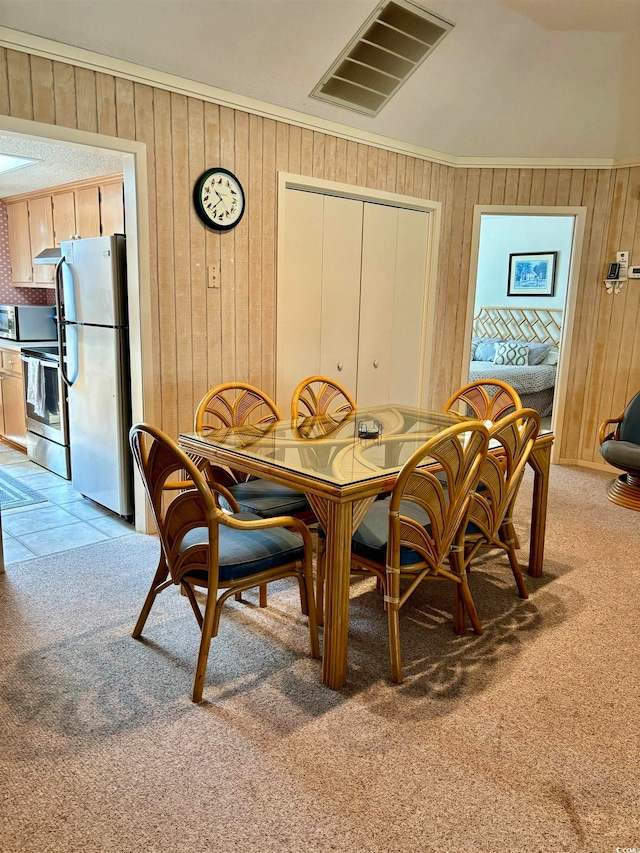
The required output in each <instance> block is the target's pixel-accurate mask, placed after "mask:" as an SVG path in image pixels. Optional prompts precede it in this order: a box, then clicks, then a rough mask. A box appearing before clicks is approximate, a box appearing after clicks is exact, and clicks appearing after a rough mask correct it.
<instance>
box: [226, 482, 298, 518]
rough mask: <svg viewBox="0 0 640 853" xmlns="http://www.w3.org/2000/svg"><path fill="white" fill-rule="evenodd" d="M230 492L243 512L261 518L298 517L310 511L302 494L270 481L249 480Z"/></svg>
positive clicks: (233, 487)
mask: <svg viewBox="0 0 640 853" xmlns="http://www.w3.org/2000/svg"><path fill="white" fill-rule="evenodd" d="M229 491H230V492H231V494H232V495H233V496H234V498H235V499H236V500H237V501H238V506H239V507H240V510H241V511H242V512H252V513H255V515H259V516H260V517H261V518H275V516H277V515H297V514H298V513H301V512H307V511H310V509H311V507H310V506H309V501H308V500H307V499H306V497H305V496H304V494H303V493H302V492H298V491H296V489H291V488H289V487H288V486H278V485H276V484H275V483H271V482H269V480H262V479H260V480H248V481H247V482H246V483H237V484H236V485H234V486H231V487H230V488H229Z"/></svg>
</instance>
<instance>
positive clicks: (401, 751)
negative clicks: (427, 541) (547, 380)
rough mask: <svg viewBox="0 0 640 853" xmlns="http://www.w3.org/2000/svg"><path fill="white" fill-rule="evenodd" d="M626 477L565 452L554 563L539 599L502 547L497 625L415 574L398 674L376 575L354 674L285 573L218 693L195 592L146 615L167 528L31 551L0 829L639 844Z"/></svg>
mask: <svg viewBox="0 0 640 853" xmlns="http://www.w3.org/2000/svg"><path fill="white" fill-rule="evenodd" d="M607 479H608V478H607V477H606V476H605V475H602V474H600V473H597V472H589V471H583V470H576V469H566V468H554V469H553V471H552V481H551V492H550V501H549V522H548V534H547V544H546V563H545V570H546V573H545V577H544V578H542V579H540V580H537V581H534V580H531V579H529V589H530V591H531V597H530V598H529V600H528V601H521V600H520V599H519V598H518V597H517V595H516V592H515V584H514V583H513V580H512V576H511V573H510V570H509V568H508V564H507V561H506V559H505V558H503V557H495V558H494V557H493V556H487V557H485V558H484V560H483V563H482V566H480V567H478V569H477V570H475V571H474V572H473V575H472V578H471V583H472V589H473V593H474V596H475V600H476V604H477V606H478V610H479V613H480V616H481V618H482V619H483V622H484V625H485V628H486V631H485V634H484V635H483V636H482V637H476V636H475V635H473V634H472V633H469V634H468V635H467V636H465V637H462V638H460V637H457V636H456V634H455V633H454V632H453V629H452V627H451V622H450V607H451V604H452V591H451V590H450V589H449V587H448V585H445V584H430V585H428V586H426V587H425V588H424V589H423V591H422V592H421V593H419V594H417V595H415V596H414V598H413V605H412V606H409V607H407V608H406V612H405V613H404V616H403V618H402V642H403V652H404V658H405V671H406V675H407V678H406V681H405V683H404V684H403V685H402V686H399V687H398V686H394V685H392V684H391V683H390V681H389V678H388V673H389V669H388V655H387V639H386V623H385V617H384V613H383V611H382V606H381V601H380V598H379V596H378V594H377V593H376V592H375V590H374V589H373V584H372V583H371V582H370V581H368V580H354V581H353V584H352V593H353V599H352V609H351V626H350V650H349V682H348V686H346V687H345V688H344V689H343V690H341V691H339V692H332V691H330V690H328V689H326V688H324V687H323V686H322V685H321V683H320V664H319V662H317V661H314V660H312V659H311V658H310V657H309V656H308V651H307V634H306V628H305V625H304V622H303V621H302V618H301V617H300V616H299V611H298V609H297V599H296V594H295V592H294V591H293V588H292V587H291V586H288V585H283V584H281V585H279V586H278V587H275V588H274V589H273V591H272V592H271V594H270V607H269V608H268V610H266V611H261V610H259V609H258V608H257V607H255V606H253V605H249V606H247V605H243V604H237V603H235V602H234V603H232V604H230V605H229V607H228V611H227V613H226V614H225V615H226V619H225V620H224V622H223V624H222V628H221V634H220V637H219V638H218V639H217V640H214V641H213V643H212V654H211V659H210V663H209V669H208V673H207V681H206V684H205V691H204V695H205V699H206V701H205V702H204V703H202V704H201V705H199V706H196V705H193V704H192V703H191V701H190V693H191V687H192V681H193V672H194V664H195V657H196V651H197V643H198V633H197V626H196V623H195V620H194V619H193V616H192V614H191V611H190V608H189V606H188V604H187V602H186V600H185V599H184V598H182V597H181V596H179V595H178V594H177V592H176V591H175V590H174V589H171V590H168V591H167V592H165V593H164V594H163V596H162V597H161V598H160V599H159V600H158V602H157V604H156V607H155V608H154V610H153V611H152V613H151V616H150V618H149V621H148V623H147V629H146V631H145V640H144V642H137V641H135V640H132V639H131V638H130V636H129V634H130V631H131V629H132V627H133V624H134V622H135V619H136V616H137V613H138V610H139V607H140V605H141V603H142V599H143V596H144V593H145V592H146V587H147V584H148V583H149V580H150V578H151V575H152V572H153V569H154V568H155V561H156V554H157V545H156V543H155V541H154V540H153V539H151V538H150V537H143V536H136V535H132V536H128V537H125V538H123V539H121V540H112V541H109V542H106V543H104V544H102V543H101V544H99V545H90V546H87V547H85V548H81V549H77V550H74V551H69V552H66V553H62V554H57V555H54V556H53V557H49V558H43V559H34V560H31V561H28V562H24V563H19V564H16V565H12V566H9V567H8V570H7V573H6V575H4V576H0V678H1V681H0V804H1V805H0V809H1V812H0V850H1V851H2V853H30V851H39V853H45V851H55V853H58V851H65V853H66V851H74V852H75V851H78V853H80V851H82V853H88V852H89V853H90V851H109V853H133V852H134V851H135V853H137V852H138V851H140V853H142V851H144V853H183V851H191V850H202V851H212V853H213V851H215V853H227V851H238V853H244V851H251V853H253V851H267V853H272V851H273V853H276V851H277V852H278V853H282V851H337V852H338V853H342V851H345V853H346V851H349V853H351V851H354V853H355V851H363V853H364V851H367V853H368V851H412V853H413V851H416V853H418V851H420V853H429V851H462V850H471V851H474V853H483V851H486V853H493V852H494V851H503V850H504V851H557V850H565V851H612V853H613V851H615V849H616V847H627V848H629V847H640V771H639V768H640V678H639V673H640V646H639V643H638V620H639V614H640V583H639V581H640V566H639V560H638V555H639V553H640V514H638V513H634V512H632V511H631V510H625V509H622V508H618V507H615V506H613V505H612V504H611V503H609V502H608V501H607V500H606V497H605V491H604V490H605V485H606V482H607ZM530 491H531V479H530V478H529V479H528V480H527V482H526V483H525V488H524V489H523V494H522V496H521V503H520V511H519V512H518V514H517V527H518V530H519V532H520V534H521V536H522V540H523V545H526V540H527V534H526V530H527V526H526V521H527V514H528V507H529V500H530ZM253 600H254V601H255V598H254V599H253Z"/></svg>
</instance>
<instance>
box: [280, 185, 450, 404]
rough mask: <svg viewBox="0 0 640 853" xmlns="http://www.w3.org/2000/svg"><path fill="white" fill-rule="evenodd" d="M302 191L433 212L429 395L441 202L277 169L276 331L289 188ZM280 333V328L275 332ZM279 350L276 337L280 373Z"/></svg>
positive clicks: (426, 344) (424, 358)
mask: <svg viewBox="0 0 640 853" xmlns="http://www.w3.org/2000/svg"><path fill="white" fill-rule="evenodd" d="M290 189H291V190H302V191H306V192H314V193H318V194H320V195H331V196H338V197H339V198H348V199H355V200H356V201H365V202H371V203H373V204H383V205H387V206H389V207H399V208H404V209H406V210H418V211H422V212H425V213H430V214H432V215H431V216H429V234H428V239H427V265H426V276H425V300H424V312H425V313H424V322H423V324H422V341H421V344H420V353H421V356H420V374H419V379H418V381H419V385H420V394H419V399H420V401H421V402H423V401H424V399H425V398H426V396H427V393H428V388H427V382H428V379H429V376H430V375H431V359H432V355H431V346H430V342H431V341H432V339H433V325H434V320H435V318H434V313H435V305H436V290H437V288H436V284H437V280H438V279H437V274H438V247H439V246H440V227H441V218H442V203H441V202H439V201H431V200H429V199H424V198H417V197H415V196H410V195H402V194H400V193H392V192H387V191H385V190H378V189H375V188H373V187H359V186H354V185H353V184H343V183H340V182H338V181H327V180H324V179H323V178H312V177H310V176H307V175H296V174H293V173H291V172H281V171H279V172H278V197H277V229H278V234H277V250H276V330H277V328H278V319H277V318H278V298H277V294H278V293H280V291H281V280H280V276H281V270H282V267H283V259H284V232H285V228H284V223H285V204H286V198H287V193H286V190H290ZM276 334H277V331H276ZM277 351H278V342H277V339H276V364H275V373H276V376H277V371H278V365H277V357H278V356H277Z"/></svg>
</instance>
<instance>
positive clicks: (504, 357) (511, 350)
mask: <svg viewBox="0 0 640 853" xmlns="http://www.w3.org/2000/svg"><path fill="white" fill-rule="evenodd" d="M528 357H529V347H528V346H527V345H526V344H520V343H518V342H517V341H505V342H504V343H499V344H496V354H495V356H494V359H493V363H494V364H514V365H516V366H517V367H521V366H522V365H525V364H526V363H527V361H528Z"/></svg>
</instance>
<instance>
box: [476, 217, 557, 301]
mask: <svg viewBox="0 0 640 853" xmlns="http://www.w3.org/2000/svg"><path fill="white" fill-rule="evenodd" d="M573 225H574V220H573V217H572V216H483V217H482V220H481V225H480V242H479V246H478V273H477V278H476V300H475V310H474V315H475V314H477V313H478V309H479V308H481V307H482V306H484V305H496V306H500V307H507V308H524V307H530V306H531V305H534V306H535V307H536V308H560V309H562V308H563V306H564V299H565V295H566V291H567V280H568V278H569V262H570V260H571V244H572V239H573ZM515 252H557V253H558V255H557V257H556V274H555V288H554V295H553V296H536V297H534V298H531V297H528V298H527V297H524V296H507V281H508V274H509V255H510V254H511V253H515Z"/></svg>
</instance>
